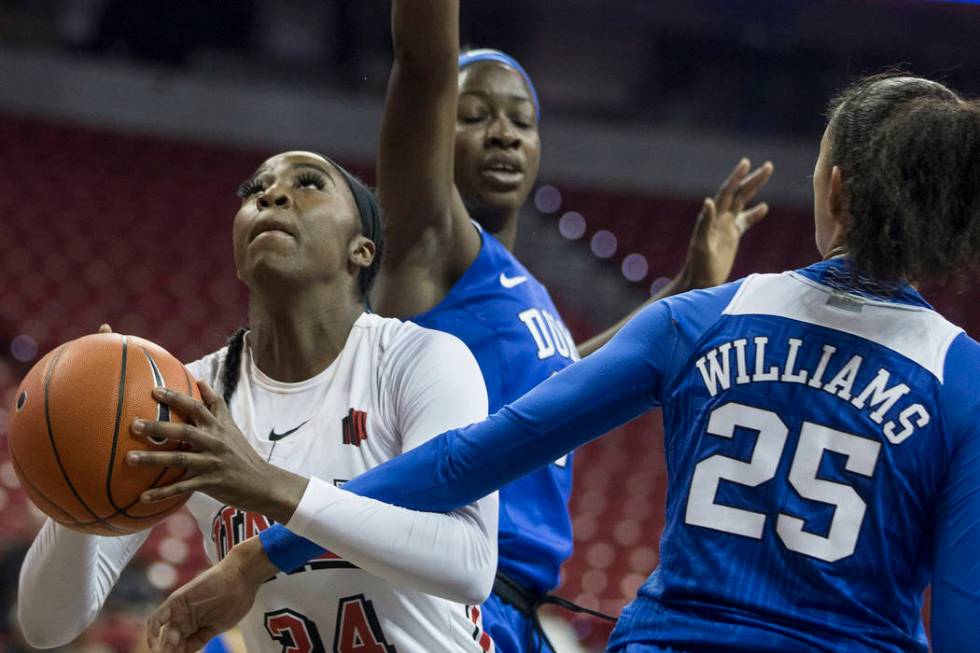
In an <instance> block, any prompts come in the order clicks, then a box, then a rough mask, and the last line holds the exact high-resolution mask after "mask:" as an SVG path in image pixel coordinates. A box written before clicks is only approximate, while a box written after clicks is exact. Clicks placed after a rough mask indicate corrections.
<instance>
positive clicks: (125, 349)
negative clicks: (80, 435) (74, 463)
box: [105, 336, 129, 514]
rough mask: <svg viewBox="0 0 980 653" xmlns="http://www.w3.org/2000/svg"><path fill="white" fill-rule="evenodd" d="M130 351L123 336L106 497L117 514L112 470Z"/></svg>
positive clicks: (127, 342) (117, 507) (114, 463)
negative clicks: (127, 359) (113, 494)
mask: <svg viewBox="0 0 980 653" xmlns="http://www.w3.org/2000/svg"><path fill="white" fill-rule="evenodd" d="M128 350H129V340H128V339H127V338H126V336H122V367H121V368H120V370H119V392H118V393H117V396H116V420H115V425H114V427H113V429H112V447H111V448H110V450H109V471H108V472H107V473H106V476H105V495H106V498H107V499H109V505H111V506H112V507H113V508H115V510H116V512H117V514H118V512H119V511H120V510H123V508H121V507H120V506H119V505H118V504H117V503H116V499H115V497H113V496H112V468H113V467H115V465H116V445H117V443H118V442H119V423H120V422H121V421H122V410H123V403H124V400H125V398H126V397H125V394H126V358H127V352H128Z"/></svg>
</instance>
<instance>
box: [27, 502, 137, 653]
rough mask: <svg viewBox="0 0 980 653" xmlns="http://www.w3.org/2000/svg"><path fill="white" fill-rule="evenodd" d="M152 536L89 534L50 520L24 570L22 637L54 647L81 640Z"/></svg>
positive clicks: (46, 646)
mask: <svg viewBox="0 0 980 653" xmlns="http://www.w3.org/2000/svg"><path fill="white" fill-rule="evenodd" d="M148 534H149V531H142V532H140V533H134V534H132V535H124V536H121V537H102V536H99V535H88V534H85V533H77V532H75V531H72V530H69V529H68V528H66V527H64V526H62V525H60V524H57V523H55V522H54V521H52V520H51V519H48V520H47V521H46V522H45V523H44V526H43V527H42V528H41V530H40V532H39V533H38V534H37V537H36V538H34V543H33V544H32V545H31V548H30V550H29V551H28V552H27V557H26V558H25V559H24V564H23V566H22V567H21V569H20V580H19V583H18V590H17V597H18V599H17V621H18V623H19V624H20V628H21V631H22V632H23V635H24V639H25V640H27V642H28V643H29V644H30V645H31V646H34V647H36V648H54V647H56V646H64V645H65V644H67V643H68V642H70V641H72V640H74V639H75V638H76V637H78V636H79V635H80V634H81V633H82V631H83V630H85V629H86V628H88V626H89V625H90V624H91V623H92V622H93V621H94V620H95V617H96V616H97V615H98V614H99V610H101V609H102V605H103V604H104V603H105V600H106V597H107V596H108V595H109V592H110V591H111V590H112V588H113V586H115V584H116V581H117V580H119V575H120V574H121V573H122V570H123V569H124V568H125V567H126V565H127V564H128V563H129V561H130V559H132V557H133V555H134V554H135V553H136V551H137V549H139V548H140V546H141V545H142V544H143V542H144V541H145V540H146V537H147V535H148Z"/></svg>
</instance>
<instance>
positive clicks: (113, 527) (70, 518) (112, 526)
mask: <svg viewBox="0 0 980 653" xmlns="http://www.w3.org/2000/svg"><path fill="white" fill-rule="evenodd" d="M10 460H11V462H13V463H14V467H15V468H18V469H20V470H21V479H22V480H24V481H26V482H27V484H28V485H29V486H31V489H32V490H34V492H36V493H37V494H38V496H40V497H41V498H42V499H44V500H45V501H47V502H48V503H49V504H51V505H52V506H53V507H54V508H55V509H57V510H58V511H59V512H61V513H63V514H65V515H67V516H68V520H67V521H70V522H71V526H93V525H95V524H100V525H102V526H105V527H106V528H107V529H109V530H111V531H113V532H115V533H120V534H122V535H127V534H128V533H129V531H127V530H124V529H121V528H119V527H118V526H116V525H115V524H113V523H111V522H109V521H107V520H109V519H112V518H113V517H115V516H116V514H118V513H114V514H112V515H109V516H108V517H106V518H105V519H99V518H98V517H96V518H95V519H94V520H93V521H80V520H78V519H76V518H75V517H73V516H72V515H71V513H69V512H68V511H67V510H65V509H64V508H62V507H61V506H59V505H58V504H57V503H56V502H54V501H53V500H51V498H50V497H48V495H46V494H45V493H44V492H42V491H41V490H40V488H38V487H37V486H36V485H34V482H33V481H31V479H30V477H29V476H28V475H27V474H25V473H24V472H23V468H22V467H21V465H20V463H18V462H17V457H16V456H15V455H14V452H13V451H11V452H10ZM52 519H54V518H53V517H52ZM55 521H58V520H55ZM60 523H64V522H60ZM65 525H66V526H67V525H68V524H65Z"/></svg>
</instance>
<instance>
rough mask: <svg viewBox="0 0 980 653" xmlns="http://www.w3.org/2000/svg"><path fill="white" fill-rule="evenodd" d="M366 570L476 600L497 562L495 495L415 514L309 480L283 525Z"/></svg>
mask: <svg viewBox="0 0 980 653" xmlns="http://www.w3.org/2000/svg"><path fill="white" fill-rule="evenodd" d="M286 526H287V528H289V530H290V531H292V532H294V533H296V534H297V535H300V536H302V537H305V538H307V539H309V540H311V541H313V542H317V543H318V544H320V545H322V546H324V547H326V548H327V549H329V550H330V551H331V552H332V553H334V554H336V555H339V556H340V557H342V558H343V559H345V560H347V561H348V562H351V563H353V564H355V565H357V566H358V567H360V568H361V569H364V570H365V571H367V572H370V573H371V574H373V575H374V576H377V577H379V578H383V579H385V580H388V581H390V582H392V583H394V584H396V585H405V586H409V587H413V588H415V589H417V590H419V591H423V592H426V593H428V594H434V595H436V596H442V597H444V598H447V599H449V600H452V601H456V602H460V603H467V604H473V603H480V602H482V601H483V600H484V599H485V598H486V597H487V596H488V595H489V594H490V590H491V587H492V586H493V577H494V573H495V571H496V567H497V545H496V542H497V497H496V495H495V494H492V495H490V496H489V497H486V498H484V499H482V500H480V501H478V502H476V503H474V504H471V505H468V506H464V507H462V508H460V509H459V510H456V511H453V512H449V513H429V512H416V511H413V510H407V509H405V508H399V507H396V506H392V505H388V504H386V503H383V502H380V501H376V500H373V499H368V498H365V497H362V496H358V495H355V494H352V493H350V492H347V491H345V490H343V489H341V488H338V487H336V486H334V485H332V484H331V483H328V482H325V481H322V480H320V479H315V478H314V479H312V480H311V481H310V487H309V489H308V490H307V492H306V494H305V495H304V497H303V501H302V502H301V503H300V505H299V507H298V508H297V510H296V514H295V515H294V516H293V518H292V519H291V520H290V521H289V523H287V524H286Z"/></svg>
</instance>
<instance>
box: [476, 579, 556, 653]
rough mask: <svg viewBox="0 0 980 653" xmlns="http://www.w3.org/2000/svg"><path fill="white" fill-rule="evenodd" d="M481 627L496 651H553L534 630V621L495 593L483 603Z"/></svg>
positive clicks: (519, 652)
mask: <svg viewBox="0 0 980 653" xmlns="http://www.w3.org/2000/svg"><path fill="white" fill-rule="evenodd" d="M483 628H484V630H486V631H487V633H488V634H489V635H490V638H491V639H492V640H493V644H494V649H493V650H494V651H496V653H536V652H537V651H541V653H554V649H552V648H551V647H550V646H548V644H547V642H545V641H543V640H542V639H541V636H540V635H538V633H537V632H536V631H535V629H534V622H533V621H532V620H531V619H530V618H529V617H525V616H524V615H523V614H522V613H521V612H520V611H519V610H518V609H517V608H515V607H514V606H512V605H510V604H509V603H504V601H503V599H501V598H500V597H499V596H497V595H496V594H491V595H490V598H488V599H487V600H486V601H484V603H483ZM539 647H540V648H539Z"/></svg>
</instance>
